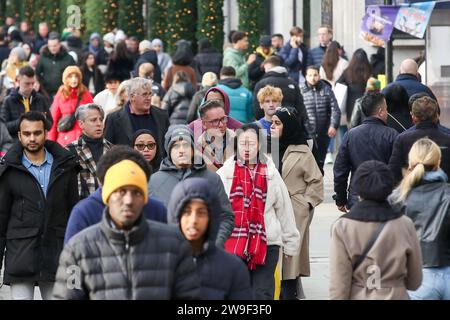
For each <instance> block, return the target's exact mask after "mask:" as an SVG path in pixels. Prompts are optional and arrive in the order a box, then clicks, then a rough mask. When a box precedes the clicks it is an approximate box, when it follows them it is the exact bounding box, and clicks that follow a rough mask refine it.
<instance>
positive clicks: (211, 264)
mask: <svg viewBox="0 0 450 320" xmlns="http://www.w3.org/2000/svg"><path fill="white" fill-rule="evenodd" d="M214 190H215V188H213V187H212V186H211V185H210V182H209V181H208V180H206V179H204V178H189V179H186V180H183V181H182V182H180V183H178V184H177V186H176V187H175V189H174V190H173V193H172V196H171V198H170V202H169V205H168V207H167V208H168V212H169V221H168V222H169V224H173V225H179V224H180V219H181V213H182V210H183V208H184V206H185V205H186V203H188V202H189V201H190V200H192V199H194V198H195V199H202V200H203V201H205V203H206V206H207V207H208V213H209V224H208V229H207V231H206V238H205V242H204V244H203V250H202V252H201V253H200V254H198V255H195V256H194V258H195V261H196V264H197V273H198V275H199V276H200V279H201V290H200V299H202V300H249V299H252V298H253V294H252V290H251V286H250V275H249V272H248V269H247V266H246V265H245V264H244V262H243V261H242V260H241V259H240V258H238V257H237V256H234V255H231V254H229V253H228V252H225V251H224V250H223V249H221V248H218V247H217V246H216V245H215V242H216V236H217V232H218V230H219V223H220V212H221V208H220V202H219V200H218V198H217V195H216V194H215V191H214Z"/></svg>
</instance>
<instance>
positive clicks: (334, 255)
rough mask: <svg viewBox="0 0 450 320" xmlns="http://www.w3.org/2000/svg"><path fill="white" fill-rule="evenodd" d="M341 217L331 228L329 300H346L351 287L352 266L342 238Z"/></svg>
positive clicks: (348, 297)
mask: <svg viewBox="0 0 450 320" xmlns="http://www.w3.org/2000/svg"><path fill="white" fill-rule="evenodd" d="M341 223H342V219H339V220H337V221H336V222H335V224H334V225H333V227H332V229H331V246H330V290H329V297H330V299H331V300H348V299H350V292H351V287H352V277H353V267H352V261H351V259H350V257H349V256H348V253H347V250H346V248H345V243H344V240H343V239H342V233H343V231H342V228H341Z"/></svg>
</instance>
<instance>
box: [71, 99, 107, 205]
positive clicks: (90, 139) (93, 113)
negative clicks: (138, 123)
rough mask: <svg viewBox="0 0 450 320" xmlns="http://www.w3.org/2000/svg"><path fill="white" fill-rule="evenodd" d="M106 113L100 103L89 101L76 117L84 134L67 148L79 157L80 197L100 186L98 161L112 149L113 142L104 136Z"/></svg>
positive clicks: (84, 196) (80, 107) (87, 194)
mask: <svg viewBox="0 0 450 320" xmlns="http://www.w3.org/2000/svg"><path fill="white" fill-rule="evenodd" d="M104 117H105V113H104V111H103V109H102V107H100V106H99V105H96V104H95V103H89V104H85V105H82V106H79V107H78V108H77V110H76V112H75V118H76V119H77V121H78V124H79V125H80V128H81V130H83V134H82V135H81V136H80V137H79V138H78V140H76V141H74V142H72V143H71V144H69V145H68V146H67V147H66V149H67V150H69V151H70V152H72V153H73V154H74V155H75V156H77V158H78V162H79V164H80V166H81V170H80V172H79V173H78V193H79V196H80V199H84V198H86V197H88V196H89V195H90V194H91V193H94V192H95V190H96V189H97V188H98V187H99V182H98V178H97V163H98V161H99V160H100V157H101V156H102V155H103V154H105V153H106V152H108V150H109V149H111V147H112V144H111V143H110V142H109V141H107V140H105V139H104V137H103V133H104V128H105V126H104V124H103V119H104Z"/></svg>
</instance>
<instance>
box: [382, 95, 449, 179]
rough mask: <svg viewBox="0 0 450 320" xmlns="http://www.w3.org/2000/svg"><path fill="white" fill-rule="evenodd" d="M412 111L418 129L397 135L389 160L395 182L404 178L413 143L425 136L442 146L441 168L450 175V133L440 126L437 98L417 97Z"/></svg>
mask: <svg viewBox="0 0 450 320" xmlns="http://www.w3.org/2000/svg"><path fill="white" fill-rule="evenodd" d="M411 113H412V118H413V122H414V123H415V124H416V129H415V130H412V131H405V132H403V133H401V134H400V135H399V136H398V137H397V139H396V140H395V143H394V148H393V150H392V156H391V158H390V160H389V167H390V169H391V171H392V174H393V175H394V180H395V182H396V183H399V182H400V181H401V180H402V178H403V174H402V169H406V167H407V166H408V154H409V150H410V149H411V147H412V145H413V144H414V143H415V142H416V141H417V140H419V139H421V138H425V137H427V138H429V139H431V140H433V141H434V142H436V144H437V145H438V146H439V147H440V148H441V152H442V160H441V168H442V170H443V171H444V172H445V173H446V174H447V175H448V176H450V135H448V134H445V133H444V132H442V131H441V130H440V129H439V127H438V123H439V112H438V104H437V102H436V100H434V99H432V98H430V97H428V96H424V97H422V98H419V99H417V100H416V101H415V102H414V103H413V105H412V111H411Z"/></svg>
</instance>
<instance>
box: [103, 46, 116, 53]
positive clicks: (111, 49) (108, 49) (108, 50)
mask: <svg viewBox="0 0 450 320" xmlns="http://www.w3.org/2000/svg"><path fill="white" fill-rule="evenodd" d="M113 50H114V49H113V48H106V47H105V51H106V52H107V53H111V52H112V51H113Z"/></svg>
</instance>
